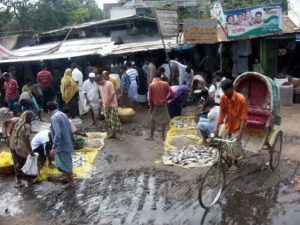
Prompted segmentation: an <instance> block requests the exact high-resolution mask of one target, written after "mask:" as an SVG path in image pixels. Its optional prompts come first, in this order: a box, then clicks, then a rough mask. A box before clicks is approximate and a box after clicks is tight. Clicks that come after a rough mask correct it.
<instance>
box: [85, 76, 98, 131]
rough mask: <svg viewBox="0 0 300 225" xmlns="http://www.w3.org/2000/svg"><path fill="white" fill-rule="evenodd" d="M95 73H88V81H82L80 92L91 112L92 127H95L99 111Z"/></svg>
mask: <svg viewBox="0 0 300 225" xmlns="http://www.w3.org/2000/svg"><path fill="white" fill-rule="evenodd" d="M95 77H96V74H95V73H89V79H88V80H86V81H84V83H83V86H82V91H83V94H84V97H85V104H86V105H87V108H88V109H89V111H90V112H91V115H92V119H93V123H92V126H97V125H98V124H97V117H98V116H99V111H100V102H99V87H98V84H97V83H96V82H95Z"/></svg>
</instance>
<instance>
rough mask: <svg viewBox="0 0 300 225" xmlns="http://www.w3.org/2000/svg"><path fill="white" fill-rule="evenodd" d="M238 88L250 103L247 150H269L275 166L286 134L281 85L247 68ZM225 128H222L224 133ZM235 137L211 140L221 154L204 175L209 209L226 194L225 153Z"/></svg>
mask: <svg viewBox="0 0 300 225" xmlns="http://www.w3.org/2000/svg"><path fill="white" fill-rule="evenodd" d="M234 89H235V90H236V91H237V92H239V93H241V94H243V95H244V97H245V98H246V101H247V104H248V121H247V126H246V130H245V134H244V135H243V138H242V147H243V151H244V152H249V153H250V152H252V153H254V154H255V155H256V154H261V153H266V152H267V153H269V154H270V158H269V160H270V161H269V166H270V168H271V170H275V169H276V168H277V167H278V164H279V161H280V155H281V151H282V136H283V133H282V131H281V129H280V124H281V117H280V116H279V110H280V102H279V93H278V92H279V91H278V87H277V86H276V85H275V83H274V82H273V80H272V79H271V78H269V77H267V76H264V75H262V74H260V73H256V72H246V73H243V74H241V75H240V76H239V77H237V79H236V80H235V82H234ZM223 130H224V128H223ZM222 132H223V131H220V132H219V136H221V137H222ZM235 141H236V140H225V139H222V138H212V141H211V142H212V143H215V144H217V145H216V148H217V149H218V152H219V154H218V157H217V159H216V161H215V163H214V164H213V165H212V166H211V167H210V168H209V170H208V171H207V172H206V174H205V176H204V178H203V179H202V183H201V185H200V188H199V193H198V199H199V202H200V204H201V206H202V207H204V208H206V209H208V208H210V207H211V206H213V205H214V204H215V203H216V202H217V201H218V199H219V197H220V196H221V194H222V191H223V188H224V186H225V178H226V177H225V175H226V168H227V166H226V164H228V162H227V161H226V157H225V155H226V154H225V153H226V151H227V150H228V148H229V147H230V145H231V144H233V143H234V142H235Z"/></svg>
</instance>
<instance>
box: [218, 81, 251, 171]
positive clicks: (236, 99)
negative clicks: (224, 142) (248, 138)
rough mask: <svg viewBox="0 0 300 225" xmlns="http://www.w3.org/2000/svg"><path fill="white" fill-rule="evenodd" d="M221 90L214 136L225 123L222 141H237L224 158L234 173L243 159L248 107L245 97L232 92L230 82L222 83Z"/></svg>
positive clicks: (231, 83)
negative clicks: (227, 160) (229, 161)
mask: <svg viewBox="0 0 300 225" xmlns="http://www.w3.org/2000/svg"><path fill="white" fill-rule="evenodd" d="M221 88H222V90H223V92H224V95H223V96H222V97H221V100H220V115H219V118H218V122H217V127H216V130H215V135H216V136H217V135H218V130H219V127H220V125H221V124H222V123H223V122H225V133H224V135H223V139H229V138H230V139H237V141H236V142H235V143H234V144H231V146H230V148H229V150H228V152H227V153H226V157H227V158H229V159H230V160H232V166H231V168H230V171H232V172H234V171H236V170H237V163H238V159H239V158H241V157H243V150H242V143H241V139H242V136H243V133H244V130H245V128H246V124H247V120H248V106H247V102H246V99H245V97H244V96H243V95H242V94H240V93H238V92H236V91H235V90H234V88H233V82H232V81H231V80H229V79H226V80H224V81H222V83H221ZM224 120H225V121H224Z"/></svg>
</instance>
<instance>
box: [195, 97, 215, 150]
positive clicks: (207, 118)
mask: <svg viewBox="0 0 300 225" xmlns="http://www.w3.org/2000/svg"><path fill="white" fill-rule="evenodd" d="M204 111H205V112H204V113H202V114H201V117H200V120H199V122H198V131H199V134H200V135H201V136H202V143H203V144H207V141H206V139H207V138H208V137H209V136H210V134H211V133H213V131H214V129H215V128H216V127H217V121H218V117H219V114H220V106H216V105H215V101H214V100H213V99H209V100H207V102H206V103H205V105H204Z"/></svg>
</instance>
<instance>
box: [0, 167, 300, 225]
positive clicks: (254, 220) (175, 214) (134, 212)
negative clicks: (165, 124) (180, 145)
mask: <svg viewBox="0 0 300 225" xmlns="http://www.w3.org/2000/svg"><path fill="white" fill-rule="evenodd" d="M260 167H261V164H258V165H257V167H256V166H255V165H254V164H253V163H252V164H247V165H243V168H244V170H248V172H249V173H248V174H247V173H245V174H242V175H241V176H240V177H236V178H235V179H232V180H231V181H230V184H228V185H227V187H226V189H225V191H224V193H223V195H222V196H221V198H220V201H219V202H218V203H217V204H216V205H215V206H214V207H213V208H212V209H210V210H208V211H206V210H204V209H203V208H201V207H200V205H199V203H198V199H197V194H198V187H199V183H200V180H201V178H199V179H198V178H196V179H193V178H192V177H180V176H179V175H178V174H176V173H175V172H171V171H166V170H159V169H147V168H144V169H139V170H134V169H124V170H117V171H110V172H109V171H106V172H104V173H102V174H98V175H95V176H94V177H93V178H92V179H90V180H85V181H81V182H78V185H77V187H76V189H73V190H72V189H71V190H68V189H65V188H64V187H63V186H62V185H60V184H53V183H49V182H43V183H41V184H39V185H35V186H33V187H32V189H27V191H22V192H21V197H22V199H20V201H21V202H22V203H23V205H22V204H19V202H17V203H16V204H18V205H20V206H21V208H20V210H22V207H23V209H28V208H30V207H29V206H30V203H32V201H34V204H35V205H36V209H37V211H35V213H37V214H39V216H40V217H42V218H43V222H45V223H47V224H55V225H56V224H66V225H71V224H74V225H75V224H91V225H92V224H99V225H108V224H109V225H115V224H128V225H138V224H141V225H142V224H147V225H148V224H149V225H164V224H172V225H177V224H178V225H194V224H195V225H199V224H206V225H208V224H214V225H269V224H270V225H284V224H286V225H299V224H300V222H299V212H300V194H299V193H297V192H294V191H293V190H292V189H290V188H289V183H288V181H289V180H290V178H291V177H293V176H294V175H295V173H299V166H297V165H293V166H291V165H289V166H288V167H287V166H286V165H285V166H282V167H281V168H280V170H279V171H278V172H276V173H272V172H270V170H267V169H262V170H258V169H257V168H260ZM251 171H252V172H251ZM194 177H198V176H194ZM4 185H5V183H3V185H0V186H1V187H4ZM11 191H12V193H13V196H18V195H17V194H18V193H19V192H18V191H16V190H12V189H11ZM7 192H9V191H8V190H7ZM0 193H6V192H4V190H3V189H2V191H0ZM7 198H11V199H13V198H12V197H11V196H6V197H5V199H7ZM26 212H27V211H26ZM18 213H21V212H18ZM31 213H32V212H31ZM12 216H13V215H12ZM0 224H1V225H2V224H4V225H6V224H10V223H1V216H0ZM33 224H34V223H33Z"/></svg>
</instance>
